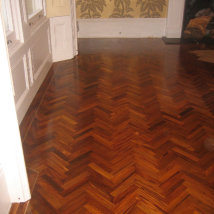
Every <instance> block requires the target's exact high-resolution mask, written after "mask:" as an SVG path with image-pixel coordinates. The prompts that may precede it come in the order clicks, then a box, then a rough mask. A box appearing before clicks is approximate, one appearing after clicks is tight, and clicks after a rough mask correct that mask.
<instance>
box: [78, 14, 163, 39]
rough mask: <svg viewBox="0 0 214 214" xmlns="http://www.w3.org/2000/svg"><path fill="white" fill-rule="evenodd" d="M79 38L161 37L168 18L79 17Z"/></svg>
mask: <svg viewBox="0 0 214 214" xmlns="http://www.w3.org/2000/svg"><path fill="white" fill-rule="evenodd" d="M78 24H79V32H78V38H112V37H113V38H146V37H155V38H160V37H163V36H165V29H166V18H117V19H116V18H115V19H113V18H111V19H78Z"/></svg>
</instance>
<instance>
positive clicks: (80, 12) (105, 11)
mask: <svg viewBox="0 0 214 214" xmlns="http://www.w3.org/2000/svg"><path fill="white" fill-rule="evenodd" d="M76 5H77V17H78V18H83V19H90V18H164V17H166V16H167V6H168V0H76Z"/></svg>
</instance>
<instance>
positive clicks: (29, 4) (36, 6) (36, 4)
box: [25, 0, 42, 16]
mask: <svg viewBox="0 0 214 214" xmlns="http://www.w3.org/2000/svg"><path fill="white" fill-rule="evenodd" d="M25 5H26V9H27V14H28V16H31V15H33V14H35V13H36V12H37V11H39V10H41V9H42V5H41V1H40V0H25Z"/></svg>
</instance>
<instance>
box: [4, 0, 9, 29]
mask: <svg viewBox="0 0 214 214" xmlns="http://www.w3.org/2000/svg"><path fill="white" fill-rule="evenodd" d="M6 1H7V0H2V16H3V21H4V26H5V30H6V32H9V31H10V23H9V19H8V16H9V15H10V14H9V13H8V9H9V8H7V5H6Z"/></svg>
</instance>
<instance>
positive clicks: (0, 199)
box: [0, 164, 11, 214]
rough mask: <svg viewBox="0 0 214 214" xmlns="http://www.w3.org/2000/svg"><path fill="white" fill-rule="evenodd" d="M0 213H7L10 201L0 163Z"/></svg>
mask: <svg viewBox="0 0 214 214" xmlns="http://www.w3.org/2000/svg"><path fill="white" fill-rule="evenodd" d="M0 190H1V191H0V213H1V214H8V213H9V211H10V208H11V201H10V198H9V193H8V190H7V185H6V181H5V176H4V172H3V169H2V166H1V164H0Z"/></svg>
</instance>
